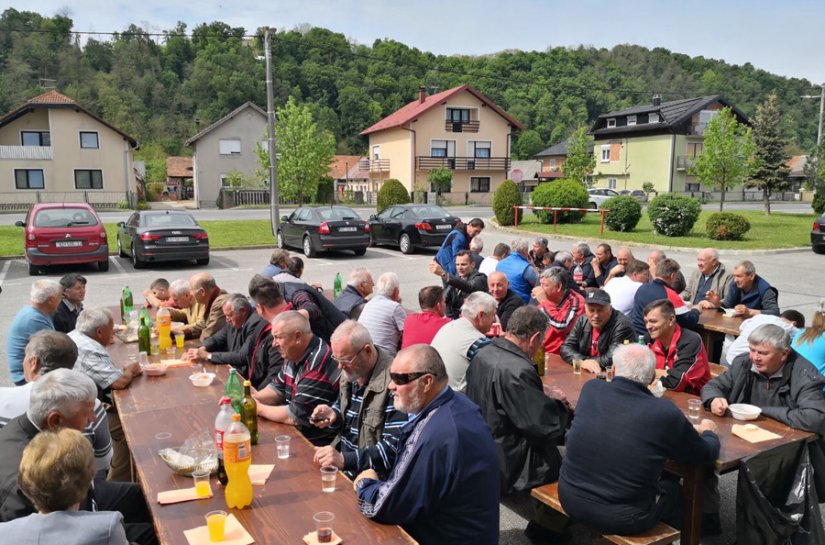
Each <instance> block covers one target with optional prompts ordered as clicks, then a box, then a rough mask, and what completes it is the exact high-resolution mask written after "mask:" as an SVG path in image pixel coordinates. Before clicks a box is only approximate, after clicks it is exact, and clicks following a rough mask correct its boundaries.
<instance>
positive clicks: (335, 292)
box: [332, 273, 341, 299]
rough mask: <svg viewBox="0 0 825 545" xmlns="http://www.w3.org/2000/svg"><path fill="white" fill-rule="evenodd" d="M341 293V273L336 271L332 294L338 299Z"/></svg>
mask: <svg viewBox="0 0 825 545" xmlns="http://www.w3.org/2000/svg"><path fill="white" fill-rule="evenodd" d="M339 295H341V273H335V281H334V282H333V284H332V296H333V298H335V299H338V296H339Z"/></svg>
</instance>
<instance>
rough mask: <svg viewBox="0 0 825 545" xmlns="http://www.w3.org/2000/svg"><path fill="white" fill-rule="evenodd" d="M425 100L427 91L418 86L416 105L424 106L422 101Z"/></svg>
mask: <svg viewBox="0 0 825 545" xmlns="http://www.w3.org/2000/svg"><path fill="white" fill-rule="evenodd" d="M425 100H427V91H426V90H425V89H424V86H423V85H422V86H420V87H419V88H418V103H419V104H424V101H425Z"/></svg>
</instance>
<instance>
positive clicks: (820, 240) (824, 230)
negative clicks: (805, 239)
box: [811, 214, 825, 254]
mask: <svg viewBox="0 0 825 545" xmlns="http://www.w3.org/2000/svg"><path fill="white" fill-rule="evenodd" d="M811 248H813V250H814V253H815V254H825V214H822V215H821V216H819V217H818V218H817V219H815V220H814V226H813V228H812V229H811Z"/></svg>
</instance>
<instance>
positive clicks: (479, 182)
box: [470, 178, 490, 193]
mask: <svg viewBox="0 0 825 545" xmlns="http://www.w3.org/2000/svg"><path fill="white" fill-rule="evenodd" d="M470 192H471V193H489V192H490V178H470Z"/></svg>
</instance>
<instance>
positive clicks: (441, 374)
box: [396, 344, 447, 384]
mask: <svg viewBox="0 0 825 545" xmlns="http://www.w3.org/2000/svg"><path fill="white" fill-rule="evenodd" d="M407 351H409V352H413V354H411V355H412V356H413V360H414V361H416V362H418V372H420V373H430V374H431V375H432V376H433V378H435V381H436V382H437V383H438V384H443V383H444V382H447V368H446V367H445V366H444V360H443V359H441V354H439V353H438V351H437V350H436V349H435V348H433V347H432V346H430V345H429V344H414V345H412V346H408V347H407V348H405V349H404V350H402V351H401V352H407ZM401 352H399V353H398V355H396V357H398V356H400V355H401Z"/></svg>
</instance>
